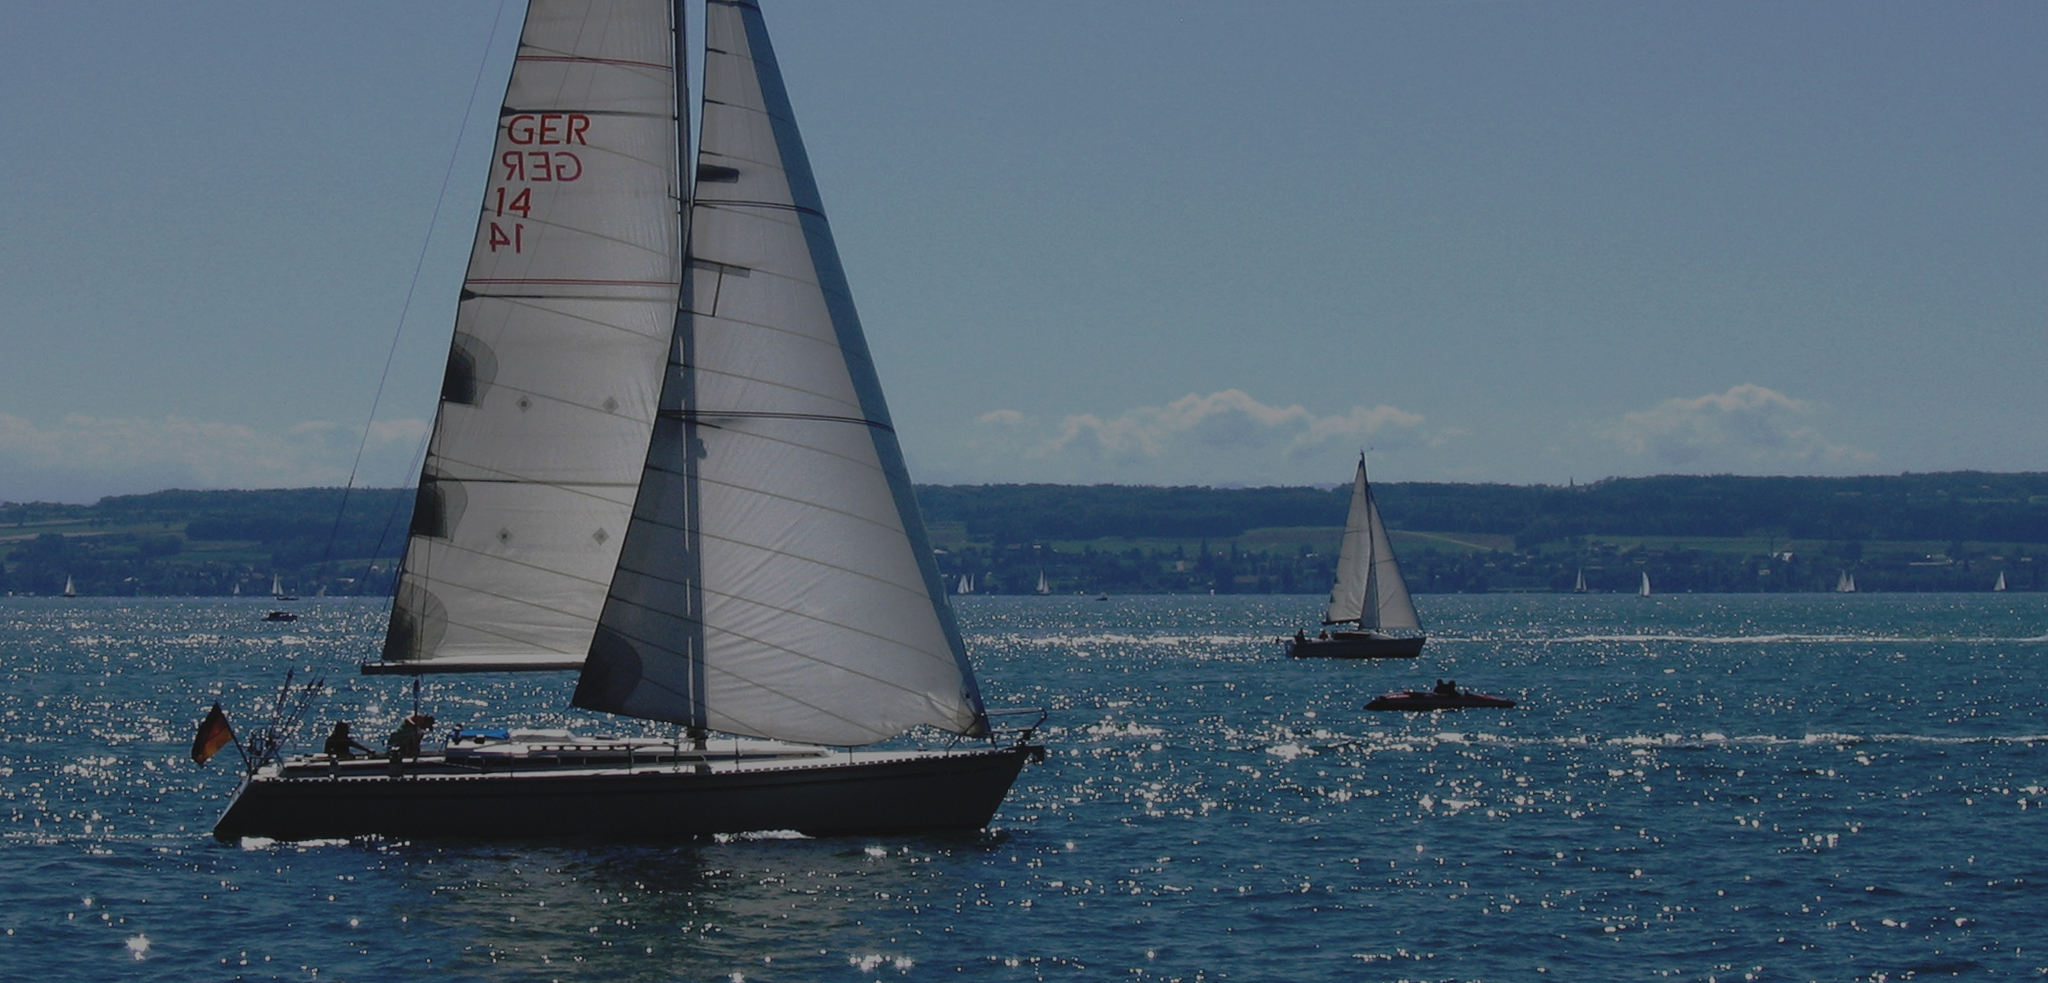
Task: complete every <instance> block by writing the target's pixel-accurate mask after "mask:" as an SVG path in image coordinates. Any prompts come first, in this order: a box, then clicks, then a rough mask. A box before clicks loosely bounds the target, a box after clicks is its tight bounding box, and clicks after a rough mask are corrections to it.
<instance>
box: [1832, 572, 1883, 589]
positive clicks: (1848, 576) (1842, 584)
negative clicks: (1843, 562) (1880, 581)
mask: <svg viewBox="0 0 2048 983" xmlns="http://www.w3.org/2000/svg"><path fill="white" fill-rule="evenodd" d="M1835 593H1837V594H1854V593H1856V575H1855V574H1853V573H1850V572H1849V571H1847V570H1844V571H1842V575H1841V576H1839V577H1836V578H1835ZM1878 593H1880V594H1882V593H1884V592H1883V591H1879V592H1878Z"/></svg>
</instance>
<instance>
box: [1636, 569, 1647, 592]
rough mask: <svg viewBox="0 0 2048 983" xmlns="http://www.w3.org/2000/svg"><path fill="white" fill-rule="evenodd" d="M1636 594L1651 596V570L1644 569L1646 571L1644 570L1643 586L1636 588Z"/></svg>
mask: <svg viewBox="0 0 2048 983" xmlns="http://www.w3.org/2000/svg"><path fill="white" fill-rule="evenodd" d="M1636 596H1637V597H1649V596H1650V574H1649V572H1648V571H1644V572H1643V586H1641V587H1639V588H1637V589H1636Z"/></svg>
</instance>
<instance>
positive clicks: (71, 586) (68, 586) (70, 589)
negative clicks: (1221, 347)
mask: <svg viewBox="0 0 2048 983" xmlns="http://www.w3.org/2000/svg"><path fill="white" fill-rule="evenodd" d="M64 596H65V597H77V596H78V585H77V584H76V583H74V582H72V580H71V578H70V577H68V576H67V577H65V578H64Z"/></svg>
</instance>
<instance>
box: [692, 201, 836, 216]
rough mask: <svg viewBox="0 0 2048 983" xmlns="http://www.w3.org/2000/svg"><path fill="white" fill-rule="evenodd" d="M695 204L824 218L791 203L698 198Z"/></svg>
mask: <svg viewBox="0 0 2048 983" xmlns="http://www.w3.org/2000/svg"><path fill="white" fill-rule="evenodd" d="M696 204H697V205H698V206H701V207H704V208H717V207H718V206H720V205H732V206H735V207H739V208H773V209H777V210H780V211H785V212H800V213H802V214H805V215H815V216H817V217H819V218H824V217H825V213H824V212H821V211H819V210H817V209H815V208H812V207H810V206H809V205H798V204H795V203H793V202H792V203H787V204H785V203H783V202H779V201H747V200H744V199H739V198H699V199H697V201H696Z"/></svg>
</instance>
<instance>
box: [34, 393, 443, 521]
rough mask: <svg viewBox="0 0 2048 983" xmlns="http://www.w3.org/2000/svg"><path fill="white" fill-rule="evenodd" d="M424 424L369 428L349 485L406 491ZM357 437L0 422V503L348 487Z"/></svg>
mask: <svg viewBox="0 0 2048 983" xmlns="http://www.w3.org/2000/svg"><path fill="white" fill-rule="evenodd" d="M426 431H427V421H425V420H387V421H379V422H377V423H376V424H373V425H372V426H371V428H370V437H369V445H368V447H367V448H366V449H365V452H364V461H363V468H362V470H361V472H359V476H358V481H359V482H362V483H369V484H393V483H397V482H402V481H410V480H411V478H412V475H411V474H410V472H409V466H410V465H409V462H410V461H411V459H412V456H413V455H414V453H415V452H416V450H417V448H418V447H419V445H420V440H421V438H422V436H423V435H425V433H426ZM359 440H360V431H359V430H358V429H357V428H356V427H354V426H347V427H344V426H342V425H340V424H336V423H328V422H322V421H309V422H305V423H299V424H296V425H293V426H289V427H284V428H281V429H268V430H266V429H259V428H257V427H252V426H249V425H247V424H240V423H218V422H210V421H204V420H191V419H186V418H184V417H176V416H171V417H165V418H163V419H160V420H148V419H134V418H109V417H93V416H84V415H77V414H74V415H71V416H67V417H64V418H63V419H62V420H60V421H58V422H57V424H56V425H55V426H52V427H49V428H43V427H39V426H37V425H36V424H35V423H34V422H32V421H30V420H27V419H23V418H22V417H18V416H12V415H10V414H6V413H0V499H4V500H7V501H17V502H20V501H39V500H42V501H64V502H89V501H94V500H97V499H98V498H100V497H101V496H105V495H121V494H133V493H139V492H150V491H158V490H160V489H164V488H293V487H303V486H309V485H339V484H342V483H343V482H345V481H347V480H348V476H349V466H350V464H351V463H352V461H353V460H354V458H355V453H356V445H357V442H358V441H359Z"/></svg>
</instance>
